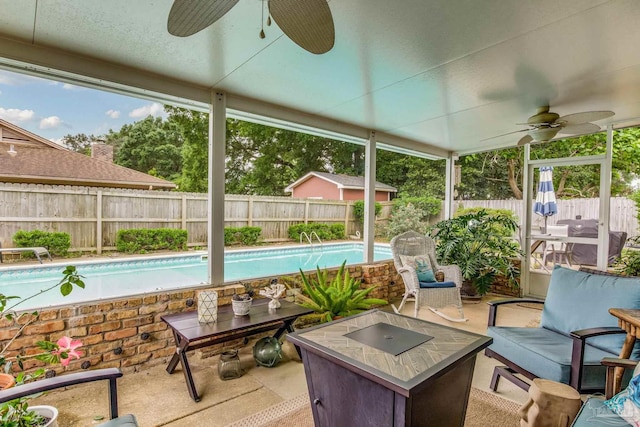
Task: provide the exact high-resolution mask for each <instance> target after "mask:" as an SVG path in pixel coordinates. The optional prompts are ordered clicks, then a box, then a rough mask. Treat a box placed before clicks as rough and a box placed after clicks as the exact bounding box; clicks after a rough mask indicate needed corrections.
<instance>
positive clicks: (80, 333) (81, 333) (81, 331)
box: [49, 326, 87, 342]
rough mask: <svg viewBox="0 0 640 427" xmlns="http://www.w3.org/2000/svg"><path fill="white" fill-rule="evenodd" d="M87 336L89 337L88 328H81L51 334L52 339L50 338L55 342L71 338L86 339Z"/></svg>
mask: <svg viewBox="0 0 640 427" xmlns="http://www.w3.org/2000/svg"><path fill="white" fill-rule="evenodd" d="M85 336H87V327H86V326H81V327H78V328H71V329H66V330H64V331H61V332H56V333H55V334H51V337H49V339H50V340H51V341H54V342H55V341H57V340H59V339H60V338H62V337H71V338H74V339H77V338H78V337H85Z"/></svg>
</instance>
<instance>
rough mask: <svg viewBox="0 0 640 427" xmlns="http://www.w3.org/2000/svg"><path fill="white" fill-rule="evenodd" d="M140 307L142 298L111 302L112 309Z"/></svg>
mask: <svg viewBox="0 0 640 427" xmlns="http://www.w3.org/2000/svg"><path fill="white" fill-rule="evenodd" d="M141 305H142V298H130V299H124V300H119V301H114V302H113V308H116V309H117V308H128V307H139V306H141Z"/></svg>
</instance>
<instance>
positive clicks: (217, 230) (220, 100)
mask: <svg viewBox="0 0 640 427" xmlns="http://www.w3.org/2000/svg"><path fill="white" fill-rule="evenodd" d="M226 108H227V107H226V97H225V94H224V93H223V92H216V91H212V92H211V105H210V107H209V209H208V211H209V212H208V226H209V243H208V250H209V265H208V267H209V274H208V282H209V284H211V285H213V286H222V285H223V284H224V167H225V144H226V134H227V127H226V119H227V111H226Z"/></svg>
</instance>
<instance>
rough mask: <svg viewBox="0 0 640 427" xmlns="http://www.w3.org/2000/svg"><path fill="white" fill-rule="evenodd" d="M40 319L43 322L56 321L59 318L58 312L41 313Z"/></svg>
mask: <svg viewBox="0 0 640 427" xmlns="http://www.w3.org/2000/svg"><path fill="white" fill-rule="evenodd" d="M38 317H39V319H40V320H41V321H46V320H55V319H57V318H58V311H57V310H47V311H41V312H40V315H39V316H38Z"/></svg>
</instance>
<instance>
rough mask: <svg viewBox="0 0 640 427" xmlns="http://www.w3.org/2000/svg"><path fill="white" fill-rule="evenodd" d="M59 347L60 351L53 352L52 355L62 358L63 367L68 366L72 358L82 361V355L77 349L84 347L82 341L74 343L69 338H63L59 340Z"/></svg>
mask: <svg viewBox="0 0 640 427" xmlns="http://www.w3.org/2000/svg"><path fill="white" fill-rule="evenodd" d="M57 345H58V349H57V350H54V351H52V352H51V354H55V355H57V356H58V357H59V358H60V363H62V366H68V365H69V362H71V359H72V358H75V359H80V356H81V355H82V354H81V353H80V352H79V351H77V350H76V349H77V348H78V347H82V341H80V340H76V341H73V340H72V339H71V338H69V337H62V338H60V339H59V340H58V342H57Z"/></svg>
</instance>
